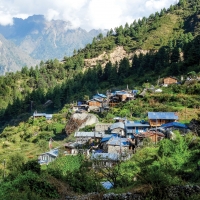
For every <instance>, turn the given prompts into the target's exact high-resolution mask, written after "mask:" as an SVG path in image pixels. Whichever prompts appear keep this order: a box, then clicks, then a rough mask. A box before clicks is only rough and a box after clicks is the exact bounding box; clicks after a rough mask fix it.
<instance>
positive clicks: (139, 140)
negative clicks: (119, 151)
mask: <svg viewBox="0 0 200 200" xmlns="http://www.w3.org/2000/svg"><path fill="white" fill-rule="evenodd" d="M134 138H135V143H136V145H137V146H141V144H142V145H143V140H144V139H145V138H149V139H150V141H151V142H153V143H154V144H157V143H158V142H159V141H160V140H162V139H164V138H165V135H164V134H163V133H161V132H158V131H147V132H144V133H140V134H134Z"/></svg>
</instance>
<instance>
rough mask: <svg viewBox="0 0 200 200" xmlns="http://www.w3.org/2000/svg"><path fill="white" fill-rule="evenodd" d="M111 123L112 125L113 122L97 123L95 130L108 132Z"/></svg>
mask: <svg viewBox="0 0 200 200" xmlns="http://www.w3.org/2000/svg"><path fill="white" fill-rule="evenodd" d="M111 125H112V124H111V123H97V124H96V125H95V131H96V132H107V131H108V129H109V127H110V126H111Z"/></svg>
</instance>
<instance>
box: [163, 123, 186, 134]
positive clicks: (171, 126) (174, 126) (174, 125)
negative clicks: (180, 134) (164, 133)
mask: <svg viewBox="0 0 200 200" xmlns="http://www.w3.org/2000/svg"><path fill="white" fill-rule="evenodd" d="M161 127H162V128H164V129H167V130H174V129H178V130H179V131H184V132H185V131H187V130H188V129H189V127H188V126H186V125H185V124H182V123H179V122H170V123H167V124H163V125H161Z"/></svg>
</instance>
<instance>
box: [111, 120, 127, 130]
mask: <svg viewBox="0 0 200 200" xmlns="http://www.w3.org/2000/svg"><path fill="white" fill-rule="evenodd" d="M116 128H122V129H124V123H123V122H117V123H114V124H112V125H111V126H110V130H113V129H116Z"/></svg>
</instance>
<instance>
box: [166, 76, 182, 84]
mask: <svg viewBox="0 0 200 200" xmlns="http://www.w3.org/2000/svg"><path fill="white" fill-rule="evenodd" d="M163 82H164V85H170V84H173V83H178V80H177V78H175V77H171V76H170V77H167V78H164V81H163Z"/></svg>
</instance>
